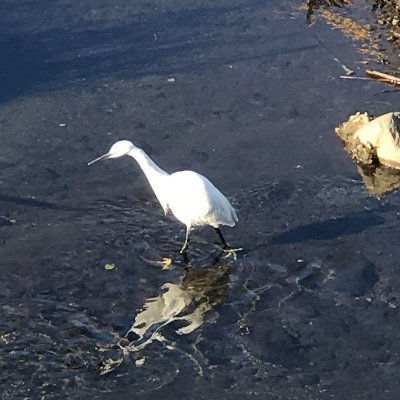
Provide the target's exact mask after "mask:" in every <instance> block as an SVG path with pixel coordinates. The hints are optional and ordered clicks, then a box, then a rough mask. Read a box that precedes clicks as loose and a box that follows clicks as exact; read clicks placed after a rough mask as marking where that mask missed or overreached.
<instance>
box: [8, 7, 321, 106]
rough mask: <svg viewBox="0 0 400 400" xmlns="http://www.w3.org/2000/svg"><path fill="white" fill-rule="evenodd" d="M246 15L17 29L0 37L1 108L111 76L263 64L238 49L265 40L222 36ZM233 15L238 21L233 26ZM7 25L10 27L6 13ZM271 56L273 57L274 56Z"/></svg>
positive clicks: (161, 14)
mask: <svg viewBox="0 0 400 400" xmlns="http://www.w3.org/2000/svg"><path fill="white" fill-rule="evenodd" d="M251 4H253V6H254V7H262V5H260V4H259V2H257V1H251V2H248V3H247V6H248V7H249V6H250V5H251ZM77 8H78V7H77ZM76 12H80V10H79V9H77V10H76ZM86 12H87V10H86ZM130 12H132V10H130ZM241 12H242V11H241V7H238V6H234V5H233V6H231V7H222V6H212V7H209V8H204V7H203V8H200V7H199V8H196V9H180V10H178V11H156V12H152V13H151V14H150V13H149V14H146V13H142V14H140V13H139V14H136V15H134V16H132V15H129V14H128V15H124V14H123V15H120V16H118V18H117V21H118V25H116V24H115V21H114V20H113V19H112V18H111V20H110V21H109V20H108V19H107V18H104V19H100V22H97V21H96V22H90V15H89V17H88V20H89V22H88V23H87V25H86V29H85V30H82V25H81V24H77V25H76V26H75V25H74V23H71V24H70V25H69V26H68V28H67V27H66V28H50V27H49V28H48V29H47V30H43V27H40V29H39V30H38V31H35V30H34V31H33V32H32V31H28V32H26V33H20V32H18V30H19V29H20V28H19V27H17V26H16V27H12V28H11V29H10V28H9V29H8V31H5V32H3V33H2V36H0V59H1V60H3V62H2V63H1V65H0V86H1V87H2V91H1V94H0V102H4V101H7V100H10V99H12V98H15V97H18V96H21V95H24V94H26V93H29V92H32V91H43V90H49V89H54V88H56V89H60V88H63V86H65V85H67V84H70V83H71V82H73V81H82V80H83V81H86V80H89V79H93V78H102V77H110V76H116V77H118V78H122V77H128V78H132V77H141V76H144V75H148V74H168V73H171V72H172V71H173V72H174V73H175V74H176V73H177V72H179V71H185V70H190V71H192V70H196V69H197V68H198V67H199V66H205V65H208V64H210V63H216V64H218V65H221V64H224V63H227V62H233V61H234V60H242V59H251V58H260V57H266V55H265V48H264V47H263V49H262V51H261V50H260V51H256V53H257V54H254V49H253V48H248V52H249V54H243V47H240V50H239V47H238V46H237V44H238V41H239V42H243V43H247V42H248V41H250V40H251V41H252V42H253V43H254V44H255V43H256V42H258V41H260V43H262V44H263V46H265V42H264V41H261V39H262V38H261V37H260V35H258V34H257V35H255V34H254V33H251V32H247V30H244V31H243V32H242V33H241V35H240V36H239V38H238V37H236V36H233V37H229V36H224V27H225V26H226V25H227V24H232V23H233V24H235V23H237V24H238V27H240V26H241V17H240V14H241ZM235 13H236V14H237V15H236V17H235V18H236V19H237V20H236V21H235V20H233V22H232V16H233V15H234V14H235ZM55 18H56V17H55ZM82 18H85V15H83V16H82ZM3 19H4V20H5V21H7V10H6V11H5V14H4V17H3ZM121 21H123V22H122V23H121ZM0 22H1V19H0ZM38 24H40V23H39V22H38ZM54 25H55V21H53V24H52V26H54ZM46 28H47V27H46ZM14 30H16V31H17V32H13V31H14ZM215 37H219V38H223V43H224V49H223V52H222V48H221V43H220V40H219V41H216V40H215ZM280 37H282V34H281V33H279V34H278V35H277V37H276V38H269V43H271V44H272V45H273V44H274V43H275V41H276V39H278V40H279V38H280ZM306 47H307V48H309V46H306ZM312 47H316V45H315V46H314V45H313V46H312ZM304 49H305V47H304V46H301V47H295V48H289V49H282V48H277V49H275V48H274V49H273V51H272V53H276V54H282V53H286V52H289V53H290V52H293V51H294V52H297V51H303V50H304ZM272 53H271V51H270V52H269V56H271V55H272Z"/></svg>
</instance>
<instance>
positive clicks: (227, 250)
mask: <svg viewBox="0 0 400 400" xmlns="http://www.w3.org/2000/svg"><path fill="white" fill-rule="evenodd" d="M241 250H243V247H240V248H238V249H232V248H231V247H227V248H225V249H223V252H224V253H226V254H225V255H224V258H228V257H233V259H234V260H235V261H236V259H237V255H236V252H238V251H241Z"/></svg>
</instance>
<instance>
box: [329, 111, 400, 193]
mask: <svg viewBox="0 0 400 400" xmlns="http://www.w3.org/2000/svg"><path fill="white" fill-rule="evenodd" d="M335 131H336V134H337V135H338V136H339V138H340V139H341V140H342V143H343V146H344V148H345V150H346V151H347V152H348V153H349V154H350V156H351V157H352V159H353V160H354V161H355V162H356V163H357V169H358V171H359V172H360V174H361V176H362V177H363V180H364V183H365V185H366V187H367V188H368V190H369V191H370V192H371V193H373V194H375V195H378V196H380V195H382V194H384V193H387V192H390V191H392V190H394V189H398V188H400V113H399V112H391V113H388V114H384V115H381V116H379V117H377V118H375V119H371V118H370V117H369V115H368V114H367V113H363V114H361V113H359V112H358V113H357V114H355V115H351V116H350V117H349V119H348V121H346V122H344V123H343V124H341V125H340V126H339V127H337V128H336V129H335Z"/></svg>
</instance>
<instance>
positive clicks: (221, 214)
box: [89, 140, 238, 253]
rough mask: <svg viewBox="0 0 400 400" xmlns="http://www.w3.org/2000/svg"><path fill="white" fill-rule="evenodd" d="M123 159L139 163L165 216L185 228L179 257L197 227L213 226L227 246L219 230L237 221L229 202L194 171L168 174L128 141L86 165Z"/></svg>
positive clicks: (115, 146) (116, 144) (118, 143)
mask: <svg viewBox="0 0 400 400" xmlns="http://www.w3.org/2000/svg"><path fill="white" fill-rule="evenodd" d="M125 155H128V156H131V157H132V158H134V159H135V160H136V161H137V162H138V164H139V166H140V167H141V169H142V170H143V172H144V174H145V175H146V177H147V179H148V181H149V183H150V186H151V187H152V189H153V191H154V193H155V195H156V197H157V199H158V201H159V202H160V204H161V206H162V208H163V210H164V212H165V214H168V213H172V214H173V215H174V216H175V217H176V218H177V219H178V220H179V221H180V222H182V223H183V224H185V225H186V240H185V243H184V245H183V247H182V250H181V253H183V252H184V251H185V250H187V247H188V245H189V235H190V230H191V229H192V228H194V227H196V226H203V225H210V226H212V227H213V228H214V229H215V230H216V231H217V233H218V236H219V237H220V239H221V240H222V243H223V245H224V246H226V245H227V244H226V242H225V239H224V237H223V236H222V232H221V230H220V228H219V226H220V225H228V226H234V225H235V223H236V222H237V220H238V219H237V216H236V212H235V210H234V209H233V207H232V206H231V204H230V203H229V201H228V199H227V198H226V197H225V196H224V195H223V194H222V193H221V192H220V191H219V190H218V189H217V188H216V187H215V186H214V185H213V184H212V183H211V182H210V181H209V180H208V179H207V178H206V177H204V176H203V175H201V174H198V173H197V172H193V171H179V172H174V173H172V174H169V173H167V172H166V171H164V170H163V169H161V168H160V167H159V166H158V165H157V164H156V163H155V162H154V161H153V160H152V159H151V158H150V157H149V156H148V155H147V154H146V153H145V152H144V151H143V150H142V149H140V148H138V147H136V146H135V145H134V144H133V143H131V142H129V141H128V140H121V141H119V142H117V143H115V144H114V145H113V146H112V147H111V149H110V151H109V152H108V153H107V154H104V155H103V156H101V157H99V158H96V159H95V160H93V161H92V162H90V163H89V165H90V164H92V163H94V162H96V161H100V160H103V159H107V158H119V157H123V156H125Z"/></svg>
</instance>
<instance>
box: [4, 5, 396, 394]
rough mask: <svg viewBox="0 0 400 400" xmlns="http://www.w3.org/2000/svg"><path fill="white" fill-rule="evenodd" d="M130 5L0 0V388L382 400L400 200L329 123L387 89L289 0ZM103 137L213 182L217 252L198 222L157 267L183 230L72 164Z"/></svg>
mask: <svg viewBox="0 0 400 400" xmlns="http://www.w3.org/2000/svg"><path fill="white" fill-rule="evenodd" d="M134 3H135V4H133V3H132V2H131V1H129V2H128V1H122V0H120V1H116V2H115V1H114V2H107V1H101V2H97V3H96V4H95V5H94V4H93V3H90V2H86V1H82V2H79V4H72V5H71V4H70V2H64V1H61V0H58V1H53V2H51V3H48V4H42V5H39V4H35V3H31V2H22V1H21V2H6V3H5V4H4V5H3V6H2V8H3V10H2V13H1V16H0V20H1V25H0V26H1V28H0V57H1V59H2V63H1V66H0V84H1V85H0V86H1V87H2V91H1V94H0V101H1V103H0V128H1V129H0V136H1V143H2V152H1V155H0V166H1V170H0V183H1V186H0V188H1V189H0V190H1V192H0V204H1V212H0V214H1V219H0V237H1V260H2V261H1V272H2V273H1V275H0V282H1V288H2V290H1V291H0V307H1V311H2V313H1V315H2V317H1V319H0V343H1V346H0V354H1V356H0V366H1V369H2V373H1V374H0V389H1V390H0V392H1V395H2V398H4V399H10V398H32V399H36V398H38V399H39V398H41V399H55V398H76V399H78V398H79V399H80V398H82V399H83V398H99V399H125V398H137V399H155V398H161V396H163V397H164V398H166V399H175V398H177V397H178V396H180V397H182V398H192V399H204V398H210V399H247V398H249V399H250V398H251V399H252V398H268V399H285V400H287V399H332V398H334V399H396V398H397V396H398V395H397V393H398V389H399V387H398V383H397V381H398V380H397V379H396V378H397V375H398V363H399V352H400V348H399V343H400V341H399V335H400V334H399V332H400V329H399V328H400V319H399V313H398V310H397V308H398V306H399V289H398V288H399V284H400V282H399V278H398V275H399V274H398V258H397V257H398V256H399V255H400V253H399V246H398V234H399V221H398V220H399V214H398V204H399V200H400V199H399V196H398V194H397V193H392V194H390V195H389V196H386V197H385V198H382V199H377V198H374V197H371V196H369V194H368V192H367V191H366V189H365V188H364V186H363V184H362V181H361V179H360V177H359V176H358V174H357V171H356V168H355V166H354V165H352V163H351V161H350V160H349V159H348V158H347V155H346V154H345V153H344V151H343V149H342V147H341V144H340V143H339V141H338V139H337V138H336V136H335V134H334V127H335V126H337V125H338V124H339V123H340V122H342V121H344V120H346V119H347V117H348V115H349V114H352V113H354V112H356V111H368V112H370V113H373V114H376V115H378V114H380V113H384V112H389V111H392V110H393V109H394V108H396V106H397V104H398V97H396V96H398V95H397V94H396V93H395V92H388V91H385V89H386V88H385V87H383V86H381V85H380V84H378V83H376V82H373V81H345V80H341V79H339V76H340V75H342V74H343V68H342V67H341V63H343V64H346V65H347V66H350V67H351V68H352V69H353V70H355V71H359V70H361V68H364V67H363V64H360V61H362V60H363V57H364V56H363V55H361V54H360V53H358V52H357V51H356V47H357V46H356V45H355V44H353V43H352V42H351V41H350V40H349V39H346V38H345V37H344V36H343V35H342V34H341V32H340V31H337V30H332V29H331V28H330V27H329V26H327V25H326V24H324V22H323V21H322V20H319V21H317V22H316V24H315V25H313V26H311V27H309V26H307V24H306V19H305V15H304V13H303V11H298V10H295V9H293V8H292V7H294V6H297V5H298V3H296V2H295V1H275V2H274V1H269V2H262V1H247V2H243V1H230V2H225V1H222V2H218V4H215V2H207V1H204V2H201V3H199V2H194V1H193V2H192V1H188V2H185V4H183V3H179V2H174V1H167V2H163V3H152V2H145V1H142V2H134ZM360 7H361V11H360V10H358V11H357V12H361V14H362V15H369V14H368V9H367V8H366V7H365V8H363V6H360ZM337 59H339V60H340V62H338V61H337ZM370 63H371V64H370V66H371V67H374V66H375V67H379V64H374V60H371V61H370ZM170 78H174V79H173V81H171V79H170ZM396 102H397V103H396ZM119 138H129V139H131V140H134V141H135V143H137V144H138V145H140V146H141V147H143V149H145V150H146V151H147V152H148V153H149V154H150V155H151V156H152V157H153V158H154V159H155V160H156V161H157V162H158V163H159V164H160V165H161V166H163V167H165V168H166V169H167V170H169V171H174V170H179V169H183V168H190V169H194V170H196V171H199V172H201V173H204V174H205V175H207V176H208V177H209V178H210V179H211V180H212V181H214V182H215V183H216V185H217V186H218V187H220V188H221V189H222V191H223V192H224V193H226V194H227V196H228V197H229V198H230V199H231V200H232V203H233V204H234V205H235V208H236V209H237V211H238V216H239V219H240V223H239V224H238V226H237V227H236V228H235V229H225V231H224V232H225V233H226V236H227V238H228V239H229V241H230V242H231V243H232V244H233V245H234V246H236V247H242V248H243V251H241V252H239V253H238V254H237V259H234V258H233V257H225V255H224V254H218V253H216V252H215V246H214V245H213V241H214V240H215V237H214V233H213V232H212V230H208V229H203V230H198V231H196V232H195V233H194V235H193V242H192V246H193V247H192V251H191V257H192V259H193V266H192V268H191V269H190V270H189V271H187V272H186V271H185V270H184V268H183V265H182V262H180V261H179V260H178V261H177V263H176V264H174V265H173V266H172V267H171V268H170V269H169V270H167V271H163V270H161V265H160V261H161V259H162V257H166V256H170V255H171V254H173V253H174V251H175V250H176V249H179V247H180V245H181V244H182V241H183V237H184V230H183V227H182V226H181V225H179V224H178V223H176V222H174V221H171V220H169V219H167V218H165V217H164V216H163V214H162V210H161V207H160V206H159V205H158V204H157V202H156V201H155V199H154V196H153V195H152V194H151V193H150V190H149V188H148V186H147V183H146V181H145V178H144V177H143V176H142V173H141V171H140V170H139V168H138V167H137V165H136V164H134V163H133V162H132V161H131V160H117V161H109V162H107V163H104V164H99V165H94V166H92V167H90V168H89V167H87V165H86V164H87V162H88V161H90V160H91V159H93V158H94V157H95V156H96V155H97V154H100V153H104V152H105V151H106V150H107V149H108V146H109V145H110V144H111V143H113V142H114V141H115V140H117V139H119ZM210 255H211V256H210ZM106 264H113V265H114V266H115V267H114V268H113V269H110V270H107V269H105V265H106ZM128 332H129V333H128ZM106 372H109V373H106Z"/></svg>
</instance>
